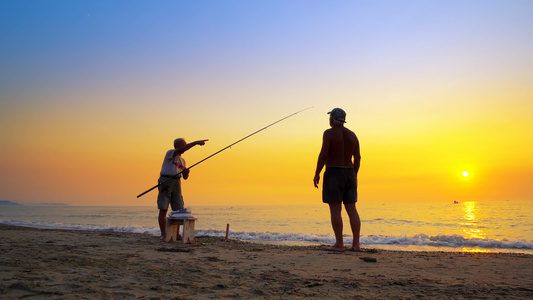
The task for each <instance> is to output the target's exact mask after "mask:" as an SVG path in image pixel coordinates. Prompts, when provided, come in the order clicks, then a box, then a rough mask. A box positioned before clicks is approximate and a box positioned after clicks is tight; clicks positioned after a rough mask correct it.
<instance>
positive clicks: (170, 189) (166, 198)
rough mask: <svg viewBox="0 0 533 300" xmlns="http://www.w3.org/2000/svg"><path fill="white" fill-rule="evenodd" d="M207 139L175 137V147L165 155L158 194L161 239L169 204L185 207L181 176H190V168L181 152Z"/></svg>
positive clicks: (173, 208) (163, 237) (162, 238)
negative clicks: (188, 140)
mask: <svg viewBox="0 0 533 300" xmlns="http://www.w3.org/2000/svg"><path fill="white" fill-rule="evenodd" d="M206 141H208V140H198V141H195V142H192V143H189V144H187V142H186V141H185V140H184V139H182V138H178V139H175V140H174V149H172V150H168V151H167V154H166V155H165V159H164V160H163V165H162V166H161V174H160V177H159V180H158V183H159V186H158V189H159V195H158V196H157V208H158V209H159V229H160V230H161V240H164V239H165V234H166V232H165V231H166V228H167V220H166V219H165V217H166V215H167V211H168V205H169V204H170V206H171V207H172V210H173V211H174V210H178V209H183V196H182V195H181V182H180V178H181V177H182V176H183V179H187V178H189V169H187V168H186V167H185V159H183V158H182V157H181V154H183V153H184V152H185V151H187V150H189V149H191V148H192V147H194V146H196V145H201V146H203V145H205V142H206ZM178 174H179V175H178ZM176 175H177V176H176ZM178 232H179V226H178ZM178 237H179V236H178Z"/></svg>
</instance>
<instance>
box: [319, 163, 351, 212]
mask: <svg viewBox="0 0 533 300" xmlns="http://www.w3.org/2000/svg"><path fill="white" fill-rule="evenodd" d="M322 202H324V203H344V204H353V203H355V202H357V181H356V179H355V171H354V170H353V168H351V167H350V168H341V167H326V171H325V172H324V180H323V182H322Z"/></svg>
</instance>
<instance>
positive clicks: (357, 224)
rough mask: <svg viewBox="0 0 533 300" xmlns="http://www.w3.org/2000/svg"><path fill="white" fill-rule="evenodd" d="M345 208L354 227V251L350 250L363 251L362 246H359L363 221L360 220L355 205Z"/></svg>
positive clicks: (348, 205) (345, 206) (346, 205)
mask: <svg viewBox="0 0 533 300" xmlns="http://www.w3.org/2000/svg"><path fill="white" fill-rule="evenodd" d="M344 208H345V209H346V213H348V217H349V218H350V227H352V233H353V245H352V249H350V250H353V251H361V246H360V245H359V235H360V233H361V219H360V218H359V213H357V208H356V207H355V203H353V204H345V205H344Z"/></svg>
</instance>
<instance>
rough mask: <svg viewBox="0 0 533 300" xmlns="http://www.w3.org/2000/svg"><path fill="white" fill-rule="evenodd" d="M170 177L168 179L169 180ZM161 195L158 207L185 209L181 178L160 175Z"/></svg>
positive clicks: (158, 197) (158, 199)
mask: <svg viewBox="0 0 533 300" xmlns="http://www.w3.org/2000/svg"><path fill="white" fill-rule="evenodd" d="M167 179H168V180H167ZM165 180H167V181H166V182H165V183H163V182H164V181H165ZM157 182H158V183H159V187H158V189H159V195H157V208H158V209H162V210H165V209H168V206H169V204H170V207H171V208H172V210H178V209H183V196H182V195H181V182H180V179H179V178H172V179H169V177H167V176H161V177H159V180H158V181H157Z"/></svg>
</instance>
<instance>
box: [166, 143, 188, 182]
mask: <svg viewBox="0 0 533 300" xmlns="http://www.w3.org/2000/svg"><path fill="white" fill-rule="evenodd" d="M174 151H175V149H172V150H168V151H167V154H166V155H165V159H164V160H163V165H162V166H161V175H166V176H174V175H176V174H178V173H179V172H181V171H183V170H185V168H186V166H185V159H183V158H182V157H181V155H179V154H178V155H176V157H173V156H174Z"/></svg>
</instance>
